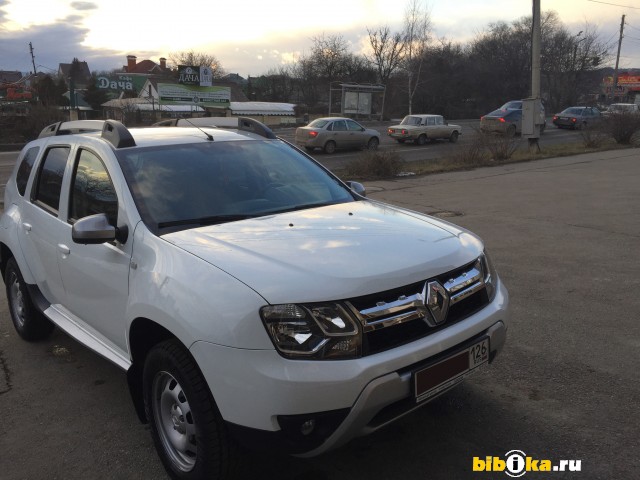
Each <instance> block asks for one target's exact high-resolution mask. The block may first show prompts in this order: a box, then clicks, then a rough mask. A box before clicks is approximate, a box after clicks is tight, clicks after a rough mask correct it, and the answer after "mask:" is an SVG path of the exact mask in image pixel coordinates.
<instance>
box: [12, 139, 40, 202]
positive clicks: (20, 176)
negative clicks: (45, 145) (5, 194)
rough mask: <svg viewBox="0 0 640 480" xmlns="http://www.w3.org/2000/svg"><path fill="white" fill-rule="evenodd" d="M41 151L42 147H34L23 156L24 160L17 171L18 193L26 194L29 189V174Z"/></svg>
mask: <svg viewBox="0 0 640 480" xmlns="http://www.w3.org/2000/svg"><path fill="white" fill-rule="evenodd" d="M39 151H40V147H32V148H30V149H29V150H27V153H25V155H24V157H23V158H22V162H21V163H20V166H19V167H18V172H17V173H16V183H17V184H18V193H19V194H20V195H22V196H24V192H25V190H26V189H27V182H28V181H29V175H31V170H33V164H34V162H35V161H36V157H37V156H38V152H39Z"/></svg>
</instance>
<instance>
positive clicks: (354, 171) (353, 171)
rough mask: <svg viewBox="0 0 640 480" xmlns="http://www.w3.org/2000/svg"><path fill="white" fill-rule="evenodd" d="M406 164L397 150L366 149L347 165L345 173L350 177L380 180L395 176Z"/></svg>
mask: <svg viewBox="0 0 640 480" xmlns="http://www.w3.org/2000/svg"><path fill="white" fill-rule="evenodd" d="M404 165H405V162H404V161H402V159H401V158H400V155H398V154H397V153H395V152H382V151H380V150H365V151H363V152H362V153H360V154H359V155H358V157H357V158H356V159H355V160H352V161H351V162H349V163H348V164H347V165H346V167H345V169H344V173H345V174H346V176H349V177H350V178H358V179H362V180H378V179H381V178H391V177H395V176H396V175H398V174H399V173H400V172H401V171H402V167H403V166H404Z"/></svg>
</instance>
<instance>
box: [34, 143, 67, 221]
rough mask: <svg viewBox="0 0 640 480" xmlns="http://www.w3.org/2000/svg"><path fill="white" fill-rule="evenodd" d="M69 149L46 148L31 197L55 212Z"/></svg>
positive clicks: (58, 202)
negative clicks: (34, 191)
mask: <svg viewBox="0 0 640 480" xmlns="http://www.w3.org/2000/svg"><path fill="white" fill-rule="evenodd" d="M70 150H71V149H70V147H53V148H51V149H49V150H47V152H46V153H45V158H44V160H43V162H42V168H41V169H40V173H39V175H38V185H37V186H36V193H35V196H34V198H33V199H34V201H36V202H38V203H40V204H41V205H42V206H44V207H45V208H46V210H49V211H51V212H54V213H57V211H58V205H59V204H60V192H61V191H62V177H63V176H64V169H65V167H66V165H67V158H68V157H69V151H70Z"/></svg>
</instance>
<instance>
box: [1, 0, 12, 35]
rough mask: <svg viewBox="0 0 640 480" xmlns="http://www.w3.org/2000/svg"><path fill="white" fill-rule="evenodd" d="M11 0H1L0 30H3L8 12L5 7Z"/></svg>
mask: <svg viewBox="0 0 640 480" xmlns="http://www.w3.org/2000/svg"><path fill="white" fill-rule="evenodd" d="M9 3H10V2H9V0H0V30H2V29H3V28H4V27H3V25H2V24H3V23H4V22H5V21H6V16H7V12H6V11H5V7H6V6H7V5H9Z"/></svg>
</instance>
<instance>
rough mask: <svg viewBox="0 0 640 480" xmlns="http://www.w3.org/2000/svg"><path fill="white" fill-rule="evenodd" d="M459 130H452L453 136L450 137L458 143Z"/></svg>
mask: <svg viewBox="0 0 640 480" xmlns="http://www.w3.org/2000/svg"><path fill="white" fill-rule="evenodd" d="M458 135H459V134H458V132H456V131H455V130H454V131H453V132H451V136H450V137H449V141H450V142H451V143H456V142H457V141H458Z"/></svg>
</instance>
